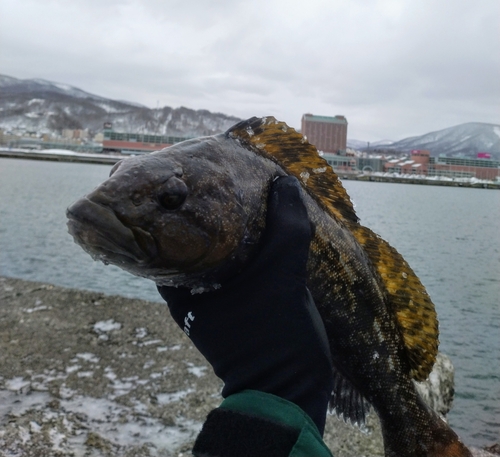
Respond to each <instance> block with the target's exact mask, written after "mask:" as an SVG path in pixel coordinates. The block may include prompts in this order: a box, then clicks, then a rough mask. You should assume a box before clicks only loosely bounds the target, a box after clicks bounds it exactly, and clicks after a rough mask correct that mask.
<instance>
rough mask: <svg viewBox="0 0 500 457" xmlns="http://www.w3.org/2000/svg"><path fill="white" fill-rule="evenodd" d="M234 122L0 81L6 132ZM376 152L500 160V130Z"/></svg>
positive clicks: (471, 126)
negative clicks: (479, 156)
mask: <svg viewBox="0 0 500 457" xmlns="http://www.w3.org/2000/svg"><path fill="white" fill-rule="evenodd" d="M270 114H272V113H270ZM238 121H240V119H239V118H237V117H234V116H228V115H225V114H221V113H211V112H210V111H207V110H193V109H189V108H185V107H180V108H170V107H168V106H165V107H163V108H158V109H151V108H147V107H146V106H142V105H139V104H137V103H131V102H126V101H118V100H110V99H107V98H104V97H100V96H98V95H94V94H90V93H88V92H85V91H83V90H81V89H78V88H76V87H73V86H69V85H67V84H60V83H55V82H51V81H46V80H43V79H24V80H22V79H17V78H12V77H10V76H4V75H0V128H2V129H4V130H7V131H9V130H16V129H23V130H26V131H35V132H38V133H60V132H61V130H62V129H89V130H90V131H91V132H93V133H97V132H99V131H101V130H102V128H103V124H104V123H105V122H112V123H113V129H114V130H115V131H118V132H135V133H152V134H160V135H173V136H202V135H212V134H215V133H220V132H224V131H225V130H227V129H228V128H229V127H231V126H232V125H234V124H235V123H236V122H238ZM347 144H348V147H350V148H353V149H358V150H367V147H368V144H367V142H366V141H359V140H348V142H347ZM377 149H378V150H394V151H402V152H409V151H411V150H412V149H429V150H430V151H431V154H432V155H434V156H436V155H439V154H447V155H469V156H475V155H476V154H477V153H478V152H489V153H491V155H492V157H495V158H497V159H500V125H497V124H483V123H479V122H470V123H467V124H461V125H458V126H455V127H450V128H447V129H444V130H439V131H436V132H431V133H427V134H425V135H421V136H415V137H411V138H406V139H404V140H400V141H396V142H392V141H388V140H387V141H377V142H371V143H370V150H371V151H374V150H377Z"/></svg>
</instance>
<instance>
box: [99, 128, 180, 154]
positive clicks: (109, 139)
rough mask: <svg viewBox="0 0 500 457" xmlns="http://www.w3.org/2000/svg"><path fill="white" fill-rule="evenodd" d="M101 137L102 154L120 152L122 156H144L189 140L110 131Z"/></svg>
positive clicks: (105, 131) (107, 130)
mask: <svg viewBox="0 0 500 457" xmlns="http://www.w3.org/2000/svg"><path fill="white" fill-rule="evenodd" d="M103 135H104V138H103V141H102V149H103V152H105V153H109V152H120V153H122V154H146V153H148V152H153V151H159V150H160V149H164V148H166V147H168V146H172V145H173V144H175V143H180V142H181V141H184V140H187V139H189V138H185V137H178V136H168V135H148V134H142V133H119V132H114V131H113V130H110V129H106V130H104V132H103Z"/></svg>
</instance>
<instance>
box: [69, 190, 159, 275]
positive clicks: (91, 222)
mask: <svg viewBox="0 0 500 457" xmlns="http://www.w3.org/2000/svg"><path fill="white" fill-rule="evenodd" d="M66 216H67V218H68V219H69V220H68V222H67V226H68V231H69V233H70V235H72V236H73V238H74V240H75V242H76V243H77V244H79V245H80V246H81V247H82V248H83V249H84V250H85V251H87V252H88V253H89V254H90V255H91V256H92V257H94V258H95V259H98V260H102V261H103V262H104V263H113V264H119V265H120V266H122V265H123V264H124V263H126V264H127V263H128V264H129V263H130V262H131V261H132V262H133V263H136V264H139V265H144V264H146V263H148V262H149V261H151V260H152V259H153V258H154V257H155V256H156V254H157V248H156V243H155V241H154V239H153V237H152V236H151V235H150V234H149V233H148V232H146V231H145V230H142V229H141V228H139V227H130V228H129V227H127V226H125V225H124V224H123V223H122V222H121V221H120V219H119V218H118V217H117V215H116V214H115V212H114V211H113V210H112V209H111V208H109V207H106V206H103V205H100V204H98V203H95V202H93V201H92V200H89V199H88V198H83V199H81V200H79V201H77V202H76V203H74V204H73V205H71V206H70V207H69V208H68V209H67V210H66Z"/></svg>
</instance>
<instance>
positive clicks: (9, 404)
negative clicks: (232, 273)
mask: <svg viewBox="0 0 500 457" xmlns="http://www.w3.org/2000/svg"><path fill="white" fill-rule="evenodd" d="M0 303H1V305H0V348H1V349H0V456H2V457H3V456H5V457H7V456H8V457H17V456H33V457H45V456H47V457H48V456H75V457H80V456H92V457H94V456H96V457H97V456H106V457H107V456H125V457H132V456H134V457H135V456H137V457H142V456H144V457H146V456H162V457H173V456H188V455H191V454H190V449H191V447H192V444H193V440H194V438H195V437H196V435H197V433H198V431H199V429H200V427H201V424H202V423H203V421H204V418H205V416H206V415H207V413H208V412H209V411H210V410H211V409H213V408H214V407H216V406H217V405H218V404H219V403H220V401H221V397H220V395H219V392H220V389H221V383H220V381H219V380H218V379H217V378H216V377H215V376H214V375H213V374H212V372H211V370H210V368H209V367H208V366H207V363H206V362H205V360H204V359H203V357H201V356H200V355H199V354H198V352H197V351H196V349H194V347H193V346H192V345H191V343H190V341H189V339H188V338H187V337H186V336H185V335H184V333H183V332H182V331H181V330H180V329H179V328H178V327H177V326H176V324H175V323H174V322H173V320H172V319H171V318H170V316H169V313H168V310H167V308H166V307H165V305H162V304H161V303H151V302H145V301H142V300H131V299H126V298H123V297H117V296H106V295H103V294H101V293H96V292H86V291H79V290H72V289H64V288H60V287H55V286H52V285H48V284H42V283H34V282H27V281H22V280H18V279H10V278H2V277H0ZM367 429H368V432H369V433H362V432H360V431H359V430H357V429H355V428H353V427H351V426H349V425H346V424H344V423H343V422H342V421H340V420H338V419H336V418H335V417H333V416H329V417H328V420H327V428H326V433H325V441H326V443H327V445H328V446H329V447H330V449H331V450H332V452H333V454H334V455H335V456H336V457H342V456H346V457H347V456H358V457H360V456H383V449H382V438H381V435H380V428H379V425H378V422H377V419H376V418H375V417H374V415H371V416H369V420H368V426H367ZM476 455H477V456H479V455H492V454H489V453H486V452H485V451H477V452H476Z"/></svg>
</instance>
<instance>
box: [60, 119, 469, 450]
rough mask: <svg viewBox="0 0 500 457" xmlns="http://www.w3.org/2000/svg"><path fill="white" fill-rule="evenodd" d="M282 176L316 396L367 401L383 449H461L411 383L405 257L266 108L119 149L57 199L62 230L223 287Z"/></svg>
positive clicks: (432, 345) (89, 247)
mask: <svg viewBox="0 0 500 457" xmlns="http://www.w3.org/2000/svg"><path fill="white" fill-rule="evenodd" d="M287 175H292V176H295V177H296V178H297V179H298V180H299V182H300V185H301V192H302V198H303V201H304V204H305V206H306V208H307V213H308V217H309V220H310V222H311V224H312V225H313V226H314V236H313V239H312V241H311V245H310V251H309V257H308V263H307V286H308V288H309V290H310V292H311V294H312V297H313V299H314V302H315V305H316V307H317V309H318V312H319V314H320V316H321V318H322V320H323V323H324V325H325V329H326V333H327V336H328V341H329V344H330V349H331V354H332V363H333V376H334V388H333V391H332V396H331V401H330V407H331V409H332V411H334V412H335V413H336V414H337V415H338V416H340V417H342V418H344V419H345V420H346V421H350V422H352V423H353V424H358V425H361V424H363V423H364V420H365V416H366V414H367V413H368V410H369V409H370V408H371V407H373V409H374V410H375V412H376V413H377V414H378V416H379V418H380V423H381V428H382V435H383V441H384V449H385V455H386V456H387V457H395V456H399V457H410V456H429V457H438V456H442V457H449V456H454V457H465V456H470V455H471V454H470V451H469V450H468V449H467V447H466V446H465V445H464V444H463V443H462V442H461V441H460V439H459V437H458V436H457V435H456V433H455V432H454V431H453V430H452V429H451V428H450V427H449V426H448V425H447V424H446V422H444V421H443V420H442V419H441V418H440V417H439V416H438V415H437V414H436V413H435V412H433V411H432V410H431V409H430V408H429V407H428V406H426V405H425V403H424V402H423V400H422V399H421V398H420V396H419V395H418V393H417V391H416V389H415V385H414V383H413V380H416V381H419V380H424V379H426V378H427V377H428V375H429V373H430V372H431V370H432V367H433V364H434V361H435V359H436V354H437V352H438V343H439V341H438V337H439V335H438V333H439V331H438V320H437V315H436V311H435V307H434V304H433V303H432V300H431V298H430V297H429V295H428V293H427V291H426V289H425V287H424V286H423V285H422V283H421V282H420V280H419V279H418V277H417V275H416V274H415V272H414V271H413V270H412V269H411V267H410V266H409V264H408V263H407V262H406V261H405V260H404V258H403V257H402V256H401V255H400V254H399V253H398V252H397V250H396V249H395V248H393V247H392V246H390V245H389V243H387V242H386V241H385V240H384V239H382V238H381V237H380V236H378V235H377V234H375V233H374V232H373V231H371V230H370V229H369V228H367V227H365V226H363V225H361V223H360V221H359V218H358V217H357V215H356V213H355V210H354V207H353V204H352V202H351V200H350V198H349V196H348V194H347V192H346V190H345V188H344V187H343V186H342V183H341V181H340V179H339V178H338V176H337V175H336V174H335V172H334V171H333V169H332V168H331V167H330V166H329V165H328V163H327V162H326V161H325V160H324V159H323V158H322V157H321V156H320V155H319V153H318V151H317V149H316V148H315V146H314V145H312V144H311V143H309V142H308V141H307V138H305V137H304V136H303V135H301V134H300V133H299V132H297V131H295V130H294V129H293V128H291V127H289V126H288V125H287V124H286V123H284V122H280V121H278V120H276V119H275V118H274V117H272V116H268V117H263V118H257V117H253V118H250V119H248V120H245V121H241V122H240V123H238V124H236V125H234V126H233V127H231V128H230V129H228V130H227V131H226V132H224V133H221V134H217V135H213V136H208V137H202V138H196V139H191V140H187V141H184V142H182V143H177V144H175V145H173V146H170V147H168V148H166V149H163V150H161V151H157V152H154V153H151V154H148V155H143V156H136V157H130V158H126V159H124V160H121V161H120V162H118V163H117V164H115V165H114V167H113V168H112V169H111V172H110V176H109V178H108V179H107V180H106V181H104V182H103V183H102V184H101V185H100V186H98V187H97V188H96V189H94V190H93V191H92V192H90V193H89V194H88V195H86V196H85V197H83V198H82V199H80V200H78V201H77V202H75V203H74V204H72V205H71V206H70V207H69V208H68V209H67V218H68V222H67V224H68V231H69V233H70V234H71V235H72V236H73V238H74V240H75V242H76V243H77V244H79V245H80V246H81V247H82V248H83V249H84V250H85V251H86V252H88V253H89V254H90V255H91V256H92V257H93V258H94V259H97V260H100V261H103V262H104V263H106V264H114V265H117V266H118V267H120V268H122V269H124V270H126V271H128V272H130V273H132V274H134V275H137V276H141V277H145V278H148V279H151V280H153V281H154V282H155V283H156V284H157V285H159V286H171V287H187V288H190V289H191V292H192V293H193V294H194V293H204V292H207V291H210V290H214V289H218V288H220V287H224V282H225V281H227V280H228V279H229V278H231V277H232V276H234V275H236V274H238V272H239V271H241V270H242V269H243V268H244V266H245V265H246V264H247V263H248V262H249V261H250V260H251V259H252V256H254V255H255V253H256V252H258V249H259V242H260V239H261V235H262V233H263V231H264V230H265V221H266V209H267V200H268V195H269V191H270V187H271V184H272V182H273V180H274V179H276V178H277V177H279V176H287Z"/></svg>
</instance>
